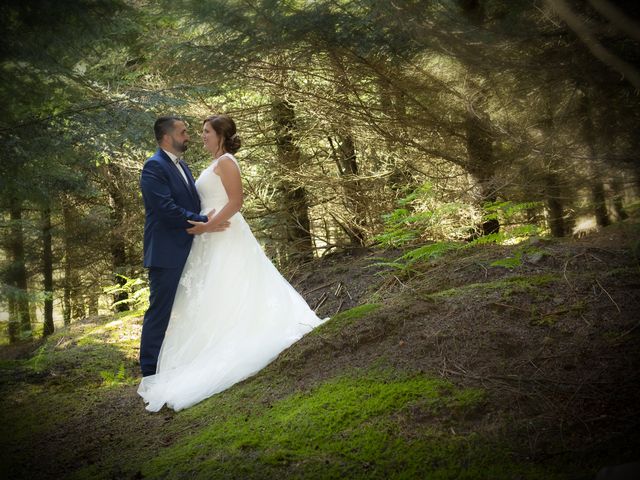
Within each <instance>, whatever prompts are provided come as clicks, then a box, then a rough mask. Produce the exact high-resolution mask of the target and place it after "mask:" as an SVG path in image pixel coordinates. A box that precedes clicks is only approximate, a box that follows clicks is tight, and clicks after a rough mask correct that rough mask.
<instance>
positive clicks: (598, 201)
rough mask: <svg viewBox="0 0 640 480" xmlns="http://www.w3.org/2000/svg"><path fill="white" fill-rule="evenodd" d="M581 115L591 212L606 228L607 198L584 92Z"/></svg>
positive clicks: (607, 219) (590, 115)
mask: <svg viewBox="0 0 640 480" xmlns="http://www.w3.org/2000/svg"><path fill="white" fill-rule="evenodd" d="M580 110H581V112H580V113H581V115H582V118H583V119H584V123H583V126H582V128H583V136H584V141H585V143H586V144H587V149H588V151H589V166H590V170H591V180H590V184H591V200H592V202H593V210H594V214H595V216H596V223H597V224H598V225H599V226H600V227H606V226H607V225H610V224H611V219H610V218H609V213H608V212H607V203H606V202H607V196H606V193H605V190H604V184H603V182H602V177H603V174H602V171H601V168H600V163H599V160H598V158H597V149H596V136H595V130H594V126H593V118H592V117H593V112H592V111H591V102H590V101H589V97H588V92H587V91H584V92H583V95H582V100H581V107H580Z"/></svg>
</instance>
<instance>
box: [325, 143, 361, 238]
mask: <svg viewBox="0 0 640 480" xmlns="http://www.w3.org/2000/svg"><path fill="white" fill-rule="evenodd" d="M329 144H330V145H331V149H332V152H333V157H334V160H335V162H336V166H337V168H338V174H339V175H340V178H341V179H342V180H343V183H342V191H343V193H344V196H343V198H344V200H343V205H344V207H345V209H346V210H347V211H348V212H349V213H350V214H351V218H350V219H349V224H348V225H343V229H344V231H345V233H346V234H347V235H348V236H349V241H350V243H351V245H352V246H355V247H362V246H364V245H365V239H366V233H365V232H366V231H365V228H364V227H365V225H366V223H367V219H366V208H365V205H364V202H363V199H362V193H361V189H362V186H361V184H360V181H359V180H358V162H357V157H356V149H355V145H354V143H353V138H352V137H351V135H347V136H345V137H339V138H338V141H337V145H334V142H333V139H332V138H331V137H329Z"/></svg>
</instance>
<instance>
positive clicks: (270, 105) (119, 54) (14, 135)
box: [0, 0, 640, 342]
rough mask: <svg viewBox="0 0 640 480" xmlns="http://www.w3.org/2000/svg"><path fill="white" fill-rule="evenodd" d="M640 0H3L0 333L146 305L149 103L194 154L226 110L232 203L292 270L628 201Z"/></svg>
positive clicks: (592, 221) (588, 214)
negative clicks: (144, 190)
mask: <svg viewBox="0 0 640 480" xmlns="http://www.w3.org/2000/svg"><path fill="white" fill-rule="evenodd" d="M639 17H640V6H638V5H637V4H636V3H635V2H622V1H603V0H589V1H586V2H584V1H580V2H577V1H576V2H572V1H561V0H548V1H541V0H540V1H536V0H532V1H524V0H523V1H520V0H512V1H507V0H439V1H436V0H433V1H429V0H424V1H405V0H394V1H391V2H389V1H378V0H353V1H347V0H345V1H342V0H335V1H324V0H318V1H294V0H291V1H267V0H265V1H250V0H247V1H234V0H229V1H203V0H198V1H172V2H162V1H159V2H145V1H134V0H131V1H112V0H104V1H103V0H95V1H90V0H79V1H62V2H53V1H46V0H36V1H15V0H11V1H8V2H4V3H3V5H2V6H1V7H0V26H1V28H2V31H3V41H2V43H1V44H0V62H1V65H2V80H1V81H0V98H1V101H0V108H1V109H2V111H1V115H0V137H1V138H0V149H1V150H0V151H1V159H2V160H1V161H0V212H1V215H2V216H1V217H0V221H1V224H0V228H1V229H2V230H1V231H2V234H1V245H0V247H1V257H0V259H1V260H2V263H1V272H0V273H1V276H2V290H1V292H0V294H1V296H0V301H1V304H0V305H1V308H0V310H2V311H4V312H6V313H5V315H4V317H3V318H2V320H3V321H2V322H1V323H0V325H1V326H2V332H1V334H2V336H3V337H4V340H3V342H16V341H18V340H20V339H28V338H30V337H33V336H41V335H48V334H50V333H52V332H53V331H54V329H55V328H56V326H57V325H62V324H69V323H71V322H73V321H74V320H76V319H80V318H83V317H85V316H87V315H91V314H95V313H98V311H99V310H104V309H108V308H114V309H116V310H124V309H129V308H134V309H135V308H138V307H140V306H141V305H143V304H144V298H145V288H144V287H145V283H144V282H145V281H144V278H145V275H144V270H143V268H142V227H143V223H144V222H143V215H144V211H143V207H142V202H141V198H140V194H139V188H138V179H139V172H140V170H141V167H142V164H143V162H144V160H145V158H147V157H148V156H149V154H150V153H151V152H152V151H153V150H154V149H155V142H154V140H153V134H152V124H153V121H154V119H155V118H156V117H157V116H159V115H162V114H168V113H172V114H179V115H182V116H184V117H186V118H187V119H188V120H189V122H190V124H191V127H192V131H191V135H192V145H191V148H190V149H189V151H188V152H187V160H188V162H189V163H190V165H191V167H192V170H193V171H194V173H195V175H196V176H197V174H198V173H199V172H200V171H201V170H202V169H203V168H205V167H206V166H207V164H208V162H209V161H210V159H209V158H208V156H207V154H206V153H205V152H204V150H203V149H201V148H200V147H199V145H198V144H199V142H198V132H199V129H200V124H201V119H203V118H204V117H205V116H207V115H209V114H211V113H221V112H223V113H228V114H230V115H231V116H233V117H234V118H235V119H236V122H237V124H238V127H239V132H240V135H241V136H242V138H243V145H244V147H243V149H242V150H241V151H240V153H239V155H238V156H239V158H240V161H241V165H242V167H243V175H244V182H245V183H244V186H245V193H246V202H245V207H244V215H245V217H246V218H247V219H248V221H249V222H250V223H251V225H252V228H253V231H254V233H255V234H256V235H257V236H258V237H259V239H260V240H261V242H262V243H263V245H264V247H265V249H266V251H267V252H268V254H269V255H270V256H271V258H273V259H274V261H275V262H276V263H277V264H278V266H279V267H280V268H281V269H283V270H284V271H285V272H286V271H294V270H295V269H299V268H304V263H305V262H308V261H309V260H311V259H313V258H315V257H318V256H323V255H327V254H330V253H332V252H335V251H340V250H344V249H348V248H361V247H369V246H372V245H381V246H384V247H390V246H392V247H405V246H408V247H412V246H418V245H424V244H427V245H437V246H438V248H443V249H446V248H449V247H447V246H448V245H449V246H450V245H457V244H459V243H460V242H470V241H476V242H478V241H481V242H497V243H500V242H503V243H504V242H516V241H518V240H519V239H521V238H523V237H525V238H526V237H528V236H532V235H549V236H555V237H563V236H569V235H580V234H581V232H583V231H585V230H587V229H593V228H597V226H606V225H608V224H610V223H612V222H616V221H618V220H621V219H624V218H625V217H626V216H627V210H628V209H630V208H634V205H636V202H637V200H636V199H637V197H638V192H639V188H640V163H639V162H638V159H637V152H638V146H639V142H640V136H639V135H638V126H639V124H640V118H639V111H640V110H639V109H638V106H639V103H640V97H639V96H638V89H640V75H639V74H638V64H639V53H640V49H639V46H640V35H639V34H638V33H637V32H638V31H640V29H639V28H638V23H637V22H638V18H639ZM434 242H435V243H434ZM416 255H420V251H419V250H418V253H416ZM301 265H302V267H301ZM109 285H119V286H120V288H114V289H111V290H107V291H106V292H105V287H107V286H109ZM114 302H115V306H114V305H113V303H114ZM54 311H55V312H56V313H58V312H59V317H60V318H59V319H58V318H57V317H56V322H54Z"/></svg>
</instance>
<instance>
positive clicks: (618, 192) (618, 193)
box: [611, 175, 629, 221]
mask: <svg viewBox="0 0 640 480" xmlns="http://www.w3.org/2000/svg"><path fill="white" fill-rule="evenodd" d="M611 189H612V190H613V209H614V211H615V212H616V216H617V217H618V221H621V220H625V219H627V218H629V214H627V212H625V210H624V205H623V203H624V185H623V183H622V180H621V179H620V177H618V176H617V175H616V176H614V177H613V180H612V181H611Z"/></svg>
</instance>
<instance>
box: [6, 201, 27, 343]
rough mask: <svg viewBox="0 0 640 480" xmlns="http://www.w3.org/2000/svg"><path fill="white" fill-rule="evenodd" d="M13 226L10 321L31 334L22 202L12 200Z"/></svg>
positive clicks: (22, 333)
mask: <svg viewBox="0 0 640 480" xmlns="http://www.w3.org/2000/svg"><path fill="white" fill-rule="evenodd" d="M10 214H11V228H10V241H9V242H8V244H9V245H8V254H9V258H10V259H11V266H10V267H9V275H8V277H9V282H8V283H9V285H10V286H11V287H12V290H13V291H12V292H11V294H10V295H11V296H12V297H13V312H12V318H11V319H10V320H9V321H10V322H15V323H16V325H17V326H18V329H19V332H20V336H22V337H24V336H27V337H30V336H31V316H30V315H29V296H28V294H29V292H28V288H27V269H26V266H25V255H24V231H23V229H22V202H20V201H19V200H16V199H12V200H11V205H10Z"/></svg>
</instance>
